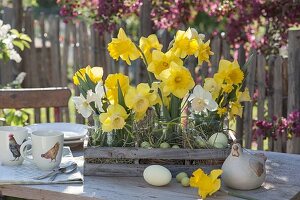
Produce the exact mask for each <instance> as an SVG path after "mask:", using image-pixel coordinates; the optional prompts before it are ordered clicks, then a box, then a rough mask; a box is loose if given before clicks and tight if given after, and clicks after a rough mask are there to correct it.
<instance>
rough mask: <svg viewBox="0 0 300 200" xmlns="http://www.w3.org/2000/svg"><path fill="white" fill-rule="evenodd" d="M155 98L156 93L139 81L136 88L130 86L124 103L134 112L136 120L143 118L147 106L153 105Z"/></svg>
mask: <svg viewBox="0 0 300 200" xmlns="http://www.w3.org/2000/svg"><path fill="white" fill-rule="evenodd" d="M156 98H157V95H156V93H154V92H150V87H149V85H148V84H147V83H140V84H138V85H137V87H136V88H134V87H130V88H129V89H128V92H127V94H126V95H125V104H126V106H127V107H128V108H130V109H133V111H134V112H135V119H136V120H137V121H139V120H141V119H143V118H144V116H145V114H146V111H147V110H148V108H149V107H151V106H153V105H154V103H155V100H156Z"/></svg>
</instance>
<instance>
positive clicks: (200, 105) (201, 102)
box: [189, 85, 218, 112]
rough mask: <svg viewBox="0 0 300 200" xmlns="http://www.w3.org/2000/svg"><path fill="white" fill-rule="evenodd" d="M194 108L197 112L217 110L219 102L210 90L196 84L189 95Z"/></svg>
mask: <svg viewBox="0 0 300 200" xmlns="http://www.w3.org/2000/svg"><path fill="white" fill-rule="evenodd" d="M189 101H190V102H191V106H192V109H193V110H194V111H196V112H206V111H207V110H209V111H215V110H217V108H218V104H217V103H216V102H215V101H214V100H213V98H212V95H211V93H210V92H208V91H206V90H204V89H203V88H202V87H201V85H196V87H195V88H194V90H193V93H192V94H191V96H190V97H189Z"/></svg>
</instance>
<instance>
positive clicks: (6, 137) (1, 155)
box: [0, 126, 28, 165]
mask: <svg viewBox="0 0 300 200" xmlns="http://www.w3.org/2000/svg"><path fill="white" fill-rule="evenodd" d="M27 137H28V130H27V129H26V128H24V127H17V126H1V127H0V163H1V164H2V165H21V164H22V163H23V158H22V157H21V154H20V146H21V144H22V143H23V142H25V140H26V139H27Z"/></svg>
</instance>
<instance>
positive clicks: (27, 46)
mask: <svg viewBox="0 0 300 200" xmlns="http://www.w3.org/2000/svg"><path fill="white" fill-rule="evenodd" d="M22 43H23V44H24V46H25V47H26V48H27V49H30V44H29V43H28V42H26V41H22Z"/></svg>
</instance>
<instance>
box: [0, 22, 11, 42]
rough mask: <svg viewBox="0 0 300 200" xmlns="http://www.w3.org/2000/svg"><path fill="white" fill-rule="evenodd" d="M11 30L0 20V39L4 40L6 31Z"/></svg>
mask: <svg viewBox="0 0 300 200" xmlns="http://www.w3.org/2000/svg"><path fill="white" fill-rule="evenodd" d="M10 29H11V27H10V25H9V24H4V25H3V21H2V20H0V39H4V38H6V37H7V33H8V31H9V30H10Z"/></svg>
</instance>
